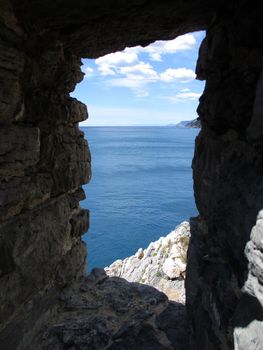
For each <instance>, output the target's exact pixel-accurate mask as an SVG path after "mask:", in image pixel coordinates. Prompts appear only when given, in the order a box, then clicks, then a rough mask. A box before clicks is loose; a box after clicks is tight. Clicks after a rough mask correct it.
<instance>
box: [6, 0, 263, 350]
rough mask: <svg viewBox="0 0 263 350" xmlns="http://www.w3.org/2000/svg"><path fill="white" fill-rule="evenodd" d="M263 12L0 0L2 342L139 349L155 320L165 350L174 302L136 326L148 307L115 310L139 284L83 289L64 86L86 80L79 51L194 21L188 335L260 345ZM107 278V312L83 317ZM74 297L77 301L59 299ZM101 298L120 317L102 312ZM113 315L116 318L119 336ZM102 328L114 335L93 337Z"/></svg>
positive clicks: (142, 40) (80, 110)
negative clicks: (195, 120)
mask: <svg viewBox="0 0 263 350" xmlns="http://www.w3.org/2000/svg"><path fill="white" fill-rule="evenodd" d="M262 17H263V9H262V4H261V2H260V1H248V0H242V1H237V0H231V1H229V0H216V1H208V0H188V1H179V0H173V1H172V0H163V1H155V2H154V1H148V0H130V1H116V0H107V1H106V0H96V1H95V0H90V1H86V0H74V1H73V0H65V1H63V2H62V1H59V0H46V1H40V0H28V1H21V0H0V127H1V129H0V134H1V135H0V176H1V178H0V343H1V348H3V349H8V350H9V349H10V350H13V349H19V350H21V349H27V350H31V349H34V350H35V349H45V348H48V346H49V349H72V348H74V347H75V348H78V349H86V348H87V347H90V348H94V349H96V346H97V348H100V349H101V348H102V349H103V346H104V345H105V344H106V345H105V347H106V348H109V347H110V346H113V347H112V348H111V349H124V348H125V349H128V347H129V346H130V344H133V345H132V346H133V347H131V346H130V349H143V350H146V349H147V346H146V345H147V341H150V340H151V339H156V337H155V332H156V331H157V328H160V329H166V333H167V334H170V340H169V343H167V342H166V340H164V342H163V343H162V342H161V340H158V342H157V343H156V344H155V345H153V344H152V343H149V344H150V346H152V347H150V346H148V349H149V348H150V349H163V348H165V346H168V348H169V347H170V348H176V341H175V340H176V339H177V338H176V336H174V334H175V333H176V332H177V331H178V332H177V333H176V334H177V336H178V335H179V334H180V329H179V330H176V320H177V317H176V312H177V311H178V308H175V309H173V311H172V313H170V314H162V315H163V316H162V317H161V316H160V317H159V318H158V327H157V324H156V322H155V320H156V318H154V317H153V320H152V321H150V325H149V324H148V323H147V322H146V326H147V329H148V331H149V332H148V333H147V337H146V338H143V334H144V332H142V328H141V323H144V321H142V319H144V317H146V318H147V316H144V315H143V314H142V313H140V314H139V316H138V317H137V316H136V317H135V315H134V317H133V323H132V324H129V323H127V322H128V319H125V317H126V316H125V315H122V316H121V317H119V315H120V314H119V311H117V310H118V302H117V300H120V299H121V298H123V299H124V300H125V303H126V304H125V305H124V306H125V308H126V310H127V309H129V307H131V306H132V305H135V306H136V305H138V303H139V304H140V305H143V307H144V304H143V302H142V303H141V302H140V301H139V300H140V298H141V299H144V298H147V297H146V296H147V294H148V295H149V294H154V293H155V292H154V291H153V290H152V289H151V292H149V290H148V292H147V291H146V289H144V290H143V292H142V293H141V294H140V290H141V289H140V288H139V289H138V288H134V285H133V284H129V283H128V282H124V283H125V286H126V287H127V290H128V291H123V293H122V294H121V296H120V298H117V297H116V296H117V295H118V290H120V288H121V287H119V286H118V284H117V283H115V285H116V287H115V288H114V287H113V285H114V283H112V282H107V283H109V285H108V287H109V289H110V290H109V289H108V287H107V285H104V282H103V283H102V282H100V281H99V280H98V281H97V282H95V284H93V283H92V282H91V281H90V280H87V281H86V282H87V283H86V285H88V286H89V285H90V288H91V290H90V291H89V292H88V293H87V294H85V293H86V292H83V290H85V287H83V283H84V284H85V275H84V271H85V266H86V260H85V259H86V247H85V245H84V243H83V242H82V240H81V235H82V234H83V233H84V232H85V231H86V230H87V228H88V212H87V211H85V210H82V209H81V208H80V206H79V202H80V201H81V199H83V196H84V193H83V190H82V188H81V186H82V185H83V184H84V183H87V182H88V181H89V179H90V176H91V169H90V153H89V150H88V144H87V141H86V140H85V139H84V138H83V134H82V133H81V131H80V130H79V128H78V122H80V121H82V120H84V119H86V118H87V116H88V113H87V108H86V106H85V105H83V104H82V103H81V102H79V101H77V100H76V99H73V98H71V97H70V92H72V91H73V90H74V88H75V85H76V84H77V83H79V82H80V81H81V80H82V78H83V73H82V72H81V69H80V66H81V57H90V58H91V57H93V58H95V57H99V56H102V55H104V54H106V53H110V52H115V51H117V50H121V49H123V48H125V47H130V46H136V45H142V46H145V45H147V44H149V43H151V42H153V41H155V40H161V39H162V40H165V39H172V38H174V37H176V36H178V35H180V34H184V33H187V32H191V31H194V30H203V29H205V30H206V38H205V39H204V41H203V43H202V45H201V47H200V50H199V58H198V62H197V67H196V73H197V79H200V80H206V85H205V90H204V93H203V95H202V96H201V98H200V103H199V107H198V115H199V118H200V120H201V124H202V129H201V131H200V133H199V136H198V137H197V139H196V146H195V155H194V160H193V178H194V193H195V200H196V205H197V208H198V211H199V215H198V217H197V218H193V219H191V221H190V226H191V238H190V243H189V249H188V255H187V268H186V307H187V312H188V315H189V321H190V329H191V333H192V338H191V341H192V344H193V348H194V349H195V350H221V349H227V350H229V349H233V347H235V349H237V350H255V349H261V348H262V343H263V339H262V337H263V322H262V320H263V308H262V295H263V292H262V285H263V280H262V271H263V267H262V251H263V242H262V235H263V226H262V212H261V210H262V206H263V204H262V203H263V198H262V193H263V137H262V136H263V105H262V100H263V54H262V52H263V25H262ZM101 98H103V96H102V97H101ZM90 103H92V101H90ZM153 191H154V188H153ZM174 195H175V196H176V194H174ZM156 200H157V201H158V198H156ZM109 248H110V247H109ZM105 281H106V280H105ZM109 281H112V280H111V279H109ZM100 283H102V286H101V287H100ZM105 283H106V282H105ZM128 286H130V287H128ZM104 287H105V290H107V291H108V292H107V293H106V295H107V296H106V297H105V298H106V299H107V302H105V303H102V307H101V311H100V315H101V314H103V315H104V319H103V320H104V321H101V322H99V323H97V326H96V327H95V326H94V327H93V325H95V323H94V318H95V317H96V315H97V314H98V311H97V309H96V308H95V309H92V306H93V305H98V304H99V303H100V298H103V296H101V294H100V292H101V290H100V288H102V289H103V288H104ZM83 288H84V289H83ZM88 288H89V287H88ZM92 288H93V289H94V292H92ZM97 288H98V290H97ZM129 288H131V291H130V292H129ZM74 291H75V292H74ZM65 293H66V294H67V293H69V297H67V298H64V295H65ZM83 293H84V294H83ZM126 295H131V300H132V302H131V303H130V302H129V298H126ZM132 295H136V296H138V299H137V301H136V300H134V298H132ZM71 296H72V300H74V298H75V299H76V300H77V301H78V302H76V303H71V304H68V301H67V300H70V298H71ZM73 296H74V297H73ZM139 296H140V298H139ZM115 297H116V298H117V299H116V298H115ZM133 301H134V302H133ZM152 302H153V303H156V301H152ZM147 303H148V301H147ZM149 303H151V302H150V301H149ZM156 304H157V303H156ZM67 305H69V306H67ZM109 305H111V306H110V307H111V309H112V310H111V311H112V312H115V311H116V312H117V313H116V315H117V316H116V317H115V318H114V317H113V318H111V315H108V316H109V318H108V319H107V322H109V323H107V324H106V323H105V322H106V321H105V318H107V311H108V308H109ZM114 308H116V310H115V311H114V310H113V309H114ZM125 308H124V310H125ZM87 310H88V311H87ZM149 310H150V307H149ZM162 310H163V311H164V309H162ZM150 311H151V310H150ZM157 311H158V310H156V312H157ZM179 311H180V310H179ZM131 312H132V311H131ZM179 313H180V312H179ZM130 316H131V314H127V317H128V318H129V317H130ZM138 318H139V319H140V321H139V323H137V320H138ZM116 319H117V320H116ZM119 319H120V321H121V322H124V321H127V322H126V324H125V327H124V328H122V332H121V333H117V335H116V332H117V331H118V329H120V328H121V324H120V323H118V322H119V321H118V320H119ZM111 320H112V323H111ZM151 322H155V323H151ZM122 324H123V323H122ZM53 326H54V327H53ZM52 327H53V328H52ZM109 327H112V328H111V329H112V332H109ZM105 329H106V331H104V330H105ZM105 332H106V334H108V335H107V337H108V338H107V339H111V340H110V343H108V340H105V341H104V342H103V345H101V343H99V341H103V339H105ZM108 332H109V333H108ZM103 334H104V335H103ZM112 334H115V336H114V339H113V338H112V336H111V335H112ZM120 334H122V336H120ZM94 335H97V337H95V336H94ZM137 335H139V336H137ZM120 337H122V339H123V340H122V341H119V340H118V339H120ZM141 337H142V339H143V340H142V341H141ZM167 337H168V335H167ZM93 339H97V341H98V343H97V345H96V346H95V345H94V344H93V343H92V341H93ZM98 339H100V340H98ZM135 339H138V341H141V343H140V345H138V346H137V348H136V344H135V343H134V341H135ZM158 339H160V338H158ZM165 339H166V338H165ZM56 342H57V343H56ZM132 342H133V343H132ZM113 343H114V345H113ZM165 344H166V345H165Z"/></svg>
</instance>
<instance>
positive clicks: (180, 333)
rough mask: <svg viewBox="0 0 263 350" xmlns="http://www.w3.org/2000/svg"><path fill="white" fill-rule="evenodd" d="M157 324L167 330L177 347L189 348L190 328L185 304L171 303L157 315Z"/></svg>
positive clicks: (180, 349)
mask: <svg viewBox="0 0 263 350" xmlns="http://www.w3.org/2000/svg"><path fill="white" fill-rule="evenodd" d="M156 324H157V326H158V327H159V328H160V329H161V330H162V331H164V332H165V334H166V335H167V337H168V339H169V340H170V341H171V343H172V344H173V345H174V347H175V349H178V350H187V349H189V346H190V344H189V338H190V328H189V324H188V319H187V315H186V310H185V306H184V305H181V304H178V303H170V304H169V306H168V307H167V308H166V309H165V310H164V311H163V312H162V313H161V314H160V315H159V316H157V318H156Z"/></svg>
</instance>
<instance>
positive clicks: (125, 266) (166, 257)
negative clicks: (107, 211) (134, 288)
mask: <svg viewBox="0 0 263 350" xmlns="http://www.w3.org/2000/svg"><path fill="white" fill-rule="evenodd" d="M189 239H190V226H189V223H188V222H186V221H185V222H183V223H181V224H180V225H179V226H177V227H176V228H175V230H173V231H172V232H170V233H169V234H168V235H167V236H165V237H160V238H159V239H158V241H155V242H151V243H150V244H149V246H148V247H147V248H146V249H144V250H143V249H142V248H140V249H139V250H138V251H137V252H136V253H135V255H132V256H129V257H127V258H126V259H124V260H116V261H114V262H113V263H112V264H111V265H110V266H109V267H106V268H105V271H106V273H107V275H108V276H110V277H121V278H124V279H126V280H127V281H129V282H137V283H142V284H147V285H149V286H152V287H154V288H157V289H158V290H159V291H161V292H163V293H165V294H166V295H167V297H168V298H169V300H173V301H176V302H179V303H184V302H185V287H184V282H185V272H186V257H187V249H188V244H189Z"/></svg>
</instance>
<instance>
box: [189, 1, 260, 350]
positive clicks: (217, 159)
mask: <svg viewBox="0 0 263 350" xmlns="http://www.w3.org/2000/svg"><path fill="white" fill-rule="evenodd" d="M233 11H234V12H233V13H234V14H235V15H234V16H233V17H232V16H231V17H229V18H228V17H226V16H225V14H222V16H219V17H218V18H217V19H216V20H215V21H214V23H213V25H211V27H210V28H209V29H208V31H207V37H206V39H205V40H204V42H203V43H202V46H201V49H200V56H199V60H198V64H197V76H198V78H199V79H206V87H205V91H204V94H203V96H202V97H201V100H200V105H199V107H198V112H199V116H200V119H201V123H202V130H201V132H200V134H199V136H198V137H197V140H196V149H195V156H194V160H193V172H194V190H195V198H196V204H197V207H198V210H199V213H200V216H199V217H198V218H196V219H193V220H192V222H191V233H192V238H191V241H190V248H189V253H188V269H187V280H186V282H187V283H186V293H187V296H186V300H187V306H188V311H189V314H190V318H191V319H192V326H193V330H194V334H195V338H196V348H197V349H202V350H204V349H207V350H208V349H229V348H232V346H233V331H234V329H235V328H236V327H240V325H241V324H242V326H241V327H242V328H243V334H242V338H244V337H246V339H247V340H248V339H250V340H248V341H247V343H243V342H242V341H241V340H240V339H238V338H239V335H240V333H239V332H236V333H235V348H236V349H259V348H260V346H259V347H258V346H257V345H256V344H259V340H258V339H256V336H255V334H256V333H257V334H259V333H260V332H261V333H262V331H263V324H262V322H259V321H262V318H261V319H260V320H259V319H258V314H261V315H262V310H261V311H260V308H261V306H260V304H259V302H258V301H257V299H258V298H259V294H260V293H259V292H257V293H256V292H255V290H257V291H259V290H260V289H261V288H262V280H261V279H260V275H261V273H262V268H263V266H262V260H261V263H259V261H260V259H261V258H260V256H259V257H258V258H256V256H254V258H252V256H251V255H254V254H255V255H257V254H258V253H259V250H260V249H262V247H263V246H262V240H261V242H259V239H258V238H257V241H256V242H257V243H256V246H257V248H256V246H255V241H254V235H253V233H252V237H251V240H252V241H251V242H249V243H248V245H247V248H246V249H247V252H248V253H247V257H248V259H249V261H250V264H249V265H248V261H247V258H246V256H245V254H244V250H245V247H246V243H247V242H248V241H249V240H250V234H251V229H252V227H253V226H254V225H255V223H256V218H257V214H258V212H259V211H260V210H261V208H262V198H263V197H262V190H263V181H262V179H263V177H262V175H263V168H262V138H260V137H259V135H261V133H262V130H261V129H260V125H262V121H261V122H259V120H262V117H263V114H262V111H263V110H262V98H263V95H262V86H261V80H259V76H260V74H261V70H262V62H263V61H262V52H261V50H262V47H263V46H262V45H263V28H262V26H261V25H259V21H260V20H259V17H258V13H257V11H258V9H256V8H251V7H250V6H249V4H247V5H246V6H245V7H244V8H240V7H239V6H238V5H237V7H236V8H235V7H233ZM256 96H257V98H255V97H256ZM259 96H260V97H259ZM259 101H261V102H259ZM255 128H256V129H257V132H255ZM255 230H257V232H258V233H257V237H259V236H261V238H262V237H263V231H262V227H261V226H260V225H257V226H256V229H255ZM253 232H254V231H253ZM254 246H255V248H254ZM252 247H253V248H252ZM259 247H261V248H259ZM252 251H253V253H252ZM251 253H252V254H251ZM255 259H256V260H257V263H258V264H257V266H255ZM259 265H261V267H259ZM259 271H261V272H259ZM248 276H249V279H250V281H251V278H252V276H253V279H255V280H257V281H258V286H257V287H256V288H255V290H254V291H253V292H252V290H251V288H248V287H246V288H245V289H242V288H243V286H244V283H245V281H246V280H247V278H248ZM246 286H247V284H246ZM260 286H261V287H260ZM248 296H249V297H248ZM245 300H246V301H248V300H250V305H251V308H250V307H244V305H245V304H246V302H245ZM251 300H252V301H251ZM253 300H254V301H253ZM252 305H253V307H252ZM255 305H256V307H255ZM245 320H250V321H249V322H248V321H245ZM251 320H258V322H257V325H256V326H255V327H254V330H253V332H252V333H251V329H249V323H250V322H251ZM253 338H254V339H253ZM252 339H253V341H252ZM248 343H250V345H248ZM261 344H262V343H261ZM261 347H262V345H261Z"/></svg>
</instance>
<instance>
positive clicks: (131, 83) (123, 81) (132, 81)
mask: <svg viewBox="0 0 263 350" xmlns="http://www.w3.org/2000/svg"><path fill="white" fill-rule="evenodd" d="M107 83H108V84H109V85H110V86H117V87H126V88H128V89H130V90H132V91H133V93H134V94H135V95H136V96H137V97H146V96H148V95H149V92H148V89H147V83H148V82H147V81H145V80H144V79H143V77H142V76H141V75H135V74H133V75H131V74H130V75H129V76H127V77H125V78H117V79H111V80H109V81H108V82H107Z"/></svg>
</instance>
